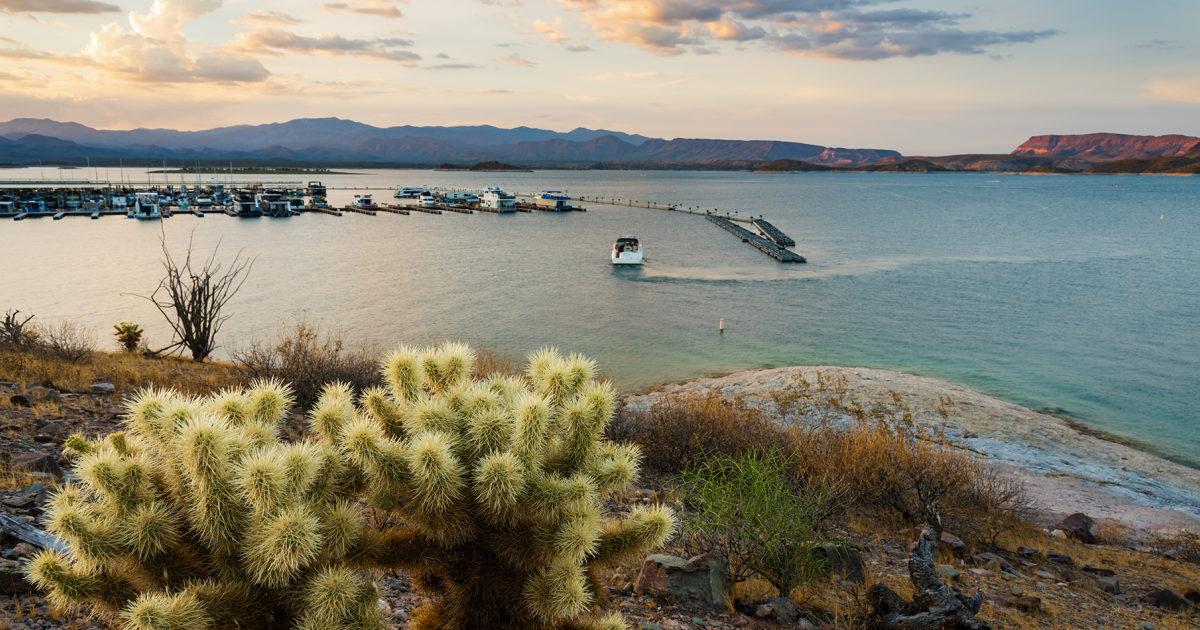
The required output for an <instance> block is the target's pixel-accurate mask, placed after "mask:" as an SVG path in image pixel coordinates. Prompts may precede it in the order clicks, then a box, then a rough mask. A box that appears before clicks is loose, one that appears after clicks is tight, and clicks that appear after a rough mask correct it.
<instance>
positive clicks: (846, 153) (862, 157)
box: [807, 148, 902, 167]
mask: <svg viewBox="0 0 1200 630" xmlns="http://www.w3.org/2000/svg"><path fill="white" fill-rule="evenodd" d="M900 157H902V156H901V155H900V154H899V153H897V152H896V151H881V150H878V149H835V148H828V149H825V150H824V151H822V152H821V155H818V156H816V157H814V158H808V159H807V161H808V162H812V163H813V164H824V165H826V166H843V167H846V166H855V165H857V164H863V163H865V162H879V161H881V160H884V159H893V160H894V159H897V158H900Z"/></svg>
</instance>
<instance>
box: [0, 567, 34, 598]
mask: <svg viewBox="0 0 1200 630" xmlns="http://www.w3.org/2000/svg"><path fill="white" fill-rule="evenodd" d="M32 592H33V585H32V584H30V583H29V582H26V581H25V574H24V573H23V572H22V571H21V569H20V567H18V566H3V567H0V593H5V594H7V595H18V594H21V593H32Z"/></svg>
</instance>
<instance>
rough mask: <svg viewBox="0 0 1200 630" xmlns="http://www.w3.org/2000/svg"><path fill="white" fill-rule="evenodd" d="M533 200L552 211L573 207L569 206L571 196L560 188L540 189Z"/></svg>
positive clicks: (564, 210)
mask: <svg viewBox="0 0 1200 630" xmlns="http://www.w3.org/2000/svg"><path fill="white" fill-rule="evenodd" d="M533 202H534V203H535V204H537V206H538V207H539V208H541V209H543V210H552V211H554V212H566V211H568V210H574V209H575V208H574V207H573V206H571V198H570V197H568V196H567V195H565V194H564V193H563V192H562V191H560V190H545V191H542V192H540V193H538V196H537V198H536V199H534V200H533Z"/></svg>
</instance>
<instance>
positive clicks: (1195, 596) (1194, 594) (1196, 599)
mask: <svg viewBox="0 0 1200 630" xmlns="http://www.w3.org/2000/svg"><path fill="white" fill-rule="evenodd" d="M1183 596H1184V597H1186V598H1187V600H1188V601H1189V602H1192V603H1193V604H1196V605H1197V606H1200V591H1197V590H1196V589H1192V590H1190V591H1188V592H1186V593H1184V594H1183Z"/></svg>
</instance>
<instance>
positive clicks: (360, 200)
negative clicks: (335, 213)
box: [350, 195, 379, 209]
mask: <svg viewBox="0 0 1200 630" xmlns="http://www.w3.org/2000/svg"><path fill="white" fill-rule="evenodd" d="M350 205H352V206H354V207H355V208H363V209H372V208H378V207H379V206H377V205H375V202H374V201H372V200H371V195H354V203H352V204H350Z"/></svg>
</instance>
